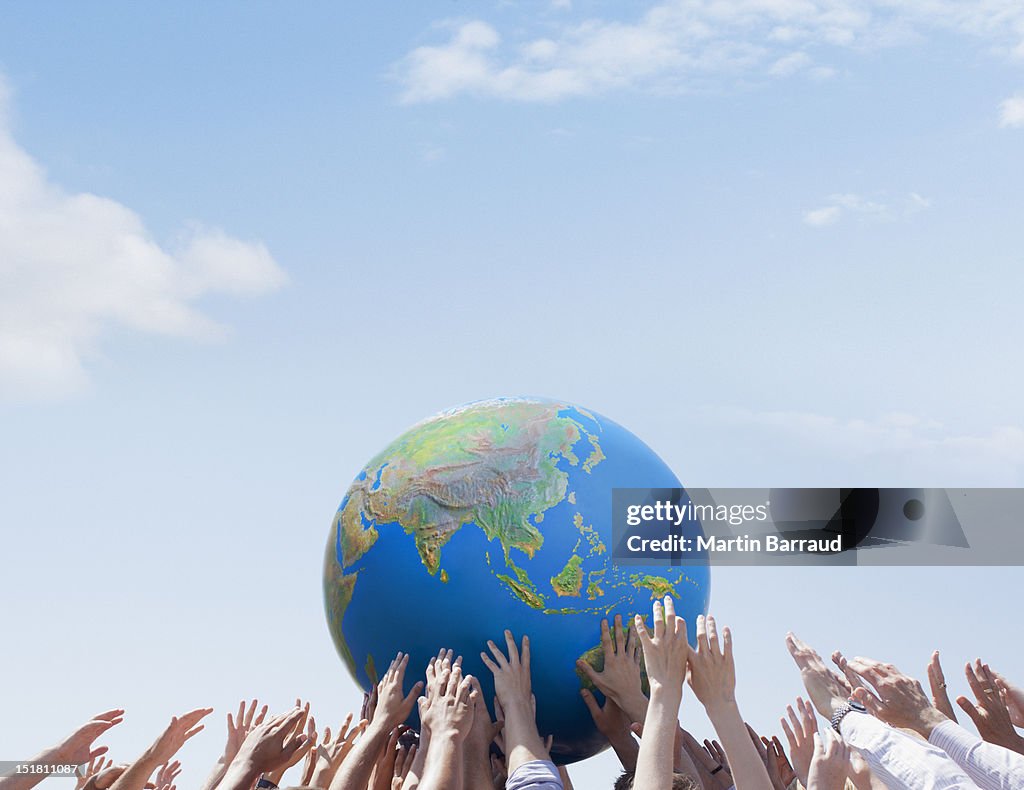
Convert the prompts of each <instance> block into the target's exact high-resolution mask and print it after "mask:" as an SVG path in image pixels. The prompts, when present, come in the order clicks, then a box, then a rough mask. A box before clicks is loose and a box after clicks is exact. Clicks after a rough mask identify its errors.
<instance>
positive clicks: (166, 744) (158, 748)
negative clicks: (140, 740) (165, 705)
mask: <svg viewBox="0 0 1024 790" xmlns="http://www.w3.org/2000/svg"><path fill="white" fill-rule="evenodd" d="M211 713H213V708H197V709H196V710H193V711H190V712H188V713H185V714H183V715H181V716H174V717H173V718H172V719H171V723H170V724H168V725H167V728H166V729H165V730H164V731H163V732H162V733H161V734H160V737H158V738H157V739H156V740H155V741H154V742H153V745H152V746H150V747H149V748H148V749H147V750H146V751H145V752H143V754H142V756H141V757H139V759H138V760H136V761H135V762H134V763H132V764H131V765H130V766H129V767H128V769H127V770H126V771H125V772H124V773H123V774H121V776H119V777H118V778H117V780H116V781H115V782H114V783H113V784H112V785H111V790H143V787H144V786H145V784H146V782H147V781H148V779H149V777H150V776H151V775H152V774H153V771H155V770H156V769H157V768H158V767H159V766H161V765H164V764H166V763H169V762H170V761H171V758H173V757H174V755H175V754H177V753H178V751H179V750H180V749H181V747H182V746H184V745H185V742H186V741H188V740H189V739H190V738H193V737H195V736H196V735H198V734H199V733H200V732H202V730H203V725H202V724H200V723H199V722H200V721H202V720H203V719H204V718H206V717H207V716H209V715H210V714H211Z"/></svg>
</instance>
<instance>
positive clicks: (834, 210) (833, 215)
mask: <svg viewBox="0 0 1024 790" xmlns="http://www.w3.org/2000/svg"><path fill="white" fill-rule="evenodd" d="M840 213H841V209H840V208H839V206H824V207H823V208H816V209H812V210H811V211H807V212H805V213H804V222H806V223H807V224H808V225H811V226H812V227H816V228H820V227H822V226H823V225H831V224H832V223H833V222H835V221H836V220H837V219H839V214H840Z"/></svg>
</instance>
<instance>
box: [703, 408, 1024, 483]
mask: <svg viewBox="0 0 1024 790" xmlns="http://www.w3.org/2000/svg"><path fill="white" fill-rule="evenodd" d="M718 417H719V419H720V420H721V421H722V422H725V423H729V424H733V425H740V426H743V427H744V429H745V430H748V431H758V432H762V433H765V434H767V435H768V437H769V438H770V440H771V441H772V442H774V443H776V444H777V445H778V446H780V447H783V446H785V447H787V448H789V449H790V450H801V449H802V450H803V451H804V452H807V453H809V454H812V455H815V456H819V457H823V458H836V459H843V462H844V463H845V464H849V465H851V466H853V467H857V468H860V469H875V471H876V472H877V473H878V474H879V475H880V477H881V478H884V479H890V480H891V475H893V474H899V475H900V476H901V477H902V478H903V482H905V483H908V484H909V483H911V482H913V483H914V484H917V485H988V486H997V485H1018V484H1020V482H1021V476H1022V472H1024V429H1022V428H1020V427H1019V426H1016V425H1000V426H994V427H992V428H989V429H987V430H984V431H981V432H977V433H969V432H961V431H955V430H951V429H949V428H948V427H947V426H945V425H943V424H942V423H941V422H939V421H936V420H929V419H923V418H921V417H918V416H915V415H911V414H903V413H891V414H885V415H882V416H879V417H874V418H864V419H856V418H853V419H841V418H838V417H833V416H829V415H825V414H818V413H814V412H803V411H748V410H741V409H740V410H737V409H732V410H723V411H719V412H718ZM874 464H879V466H875V465H874ZM885 475H890V477H889V478H886V477H885ZM847 482H848V483H849V482H851V481H847ZM893 484H898V483H893Z"/></svg>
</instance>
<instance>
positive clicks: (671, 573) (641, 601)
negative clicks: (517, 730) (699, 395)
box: [324, 398, 710, 764]
mask: <svg viewBox="0 0 1024 790" xmlns="http://www.w3.org/2000/svg"><path fill="white" fill-rule="evenodd" d="M679 487H681V484H680V482H679V480H678V478H677V477H676V476H675V475H674V474H673V473H672V471H671V470H670V469H669V468H668V466H667V465H666V464H665V463H664V462H663V461H662V460H661V459H660V458H659V457H658V456H657V455H656V454H655V453H654V451H653V450H651V449H650V448H649V447H648V446H647V445H646V444H644V443H643V442H642V441H641V440H640V439H638V438H637V437H636V436H634V435H633V434H632V433H630V432H629V431H627V430H626V429H625V428H623V427H622V426H620V425H618V424H617V423H615V422H613V421H611V420H609V419H607V418H606V417H603V416H601V415H600V414H597V413H595V412H592V411H588V410H586V409H584V408H582V407H580V406H576V405H573V404H570V403H565V402H561V401H555V400H547V399H540V398H497V399H493V400H487V401H479V402H476V403H470V404H467V405H465V406H459V407H456V408H454V409H450V410H448V411H445V412H442V413H440V414H438V415H436V416H434V417H430V418H428V419H426V420H424V421H423V422H420V423H418V424H417V425H415V426H413V427H412V428H410V429H409V430H408V431H406V432H405V433H404V434H402V435H401V436H399V437H398V438H397V439H395V440H394V441H393V442H392V443H391V444H389V445H388V446H387V447H385V448H384V450H383V451H381V452H380V453H379V454H378V455H377V456H375V457H374V458H373V459H371V460H370V462H369V463H368V464H366V466H365V467H363V469H362V470H361V471H360V472H359V474H358V475H357V476H356V479H355V480H354V481H353V483H352V485H351V486H350V487H349V489H348V492H347V493H346V494H345V496H344V498H343V499H342V501H341V505H340V506H339V508H338V511H337V513H336V514H335V517H334V521H333V523H332V525H331V531H330V536H329V539H328V543H327V552H326V557H325V563H324V600H325V606H326V611H327V622H328V627H329V629H330V632H331V636H332V638H333V640H334V644H335V646H336V647H337V649H338V653H339V654H340V655H341V657H342V659H343V661H344V662H345V664H346V665H347V667H348V669H349V671H350V672H351V674H352V676H353V678H355V680H356V682H357V683H358V684H359V685H360V686H361V687H362V688H364V689H367V690H368V689H369V688H370V687H371V686H372V685H373V684H374V683H376V682H377V680H378V675H379V673H380V672H382V671H383V670H385V669H386V668H387V665H388V663H389V662H390V661H391V659H392V658H393V657H394V656H395V654H396V653H397V652H398V651H400V650H401V651H403V652H405V653H408V654H409V656H410V661H409V670H408V672H407V682H406V690H408V688H409V687H410V686H411V685H412V683H413V682H414V681H415V679H416V678H418V677H422V674H423V671H424V670H425V668H426V665H427V662H428V661H429V660H430V657H431V656H433V655H436V654H437V651H438V650H439V649H440V648H442V647H444V648H452V649H453V650H454V651H455V653H456V654H460V655H462V656H463V661H464V664H463V668H464V671H466V672H468V673H471V674H473V675H476V676H477V677H478V678H479V679H480V682H481V685H482V686H483V689H484V696H485V699H487V700H488V702H489V704H490V700H491V699H492V698H493V693H494V692H493V683H492V678H491V674H490V672H489V671H488V670H487V669H486V667H484V665H483V662H482V661H481V660H480V651H481V650H484V649H486V648H485V646H486V642H487V640H488V639H493V640H494V641H495V642H497V643H498V644H499V645H503V644H504V640H503V638H502V634H503V631H504V629H506V628H508V629H511V631H512V632H513V633H514V634H515V636H516V637H517V639H518V638H521V637H522V635H523V634H526V635H528V636H529V637H530V647H531V652H532V676H533V692H534V695H535V697H536V699H537V723H538V727H539V729H540V733H541V735H542V736H548V735H551V736H553V737H554V743H553V746H552V750H551V752H552V758H553V759H554V760H555V762H557V763H560V764H565V763H571V762H576V761H578V760H582V759H585V758H587V757H590V756H592V755H594V754H596V753H597V752H599V751H601V750H602V749H603V748H605V747H606V746H607V741H605V739H604V737H603V736H602V735H601V734H600V733H599V732H598V731H597V729H596V727H595V726H594V723H593V721H592V720H591V718H590V714H589V712H588V711H587V708H586V705H585V704H584V703H583V700H582V698H581V697H580V693H579V692H580V689H581V688H583V687H586V688H590V689H593V686H592V684H591V682H590V680H589V679H588V678H587V677H586V675H585V674H584V673H582V672H580V671H579V670H578V668H577V666H576V663H577V661H578V660H580V659H582V660H584V661H588V662H590V663H591V665H592V666H594V667H595V668H596V669H598V670H600V668H601V667H602V665H603V654H602V651H601V648H600V623H601V620H602V618H606V617H607V618H609V619H610V618H612V617H613V616H614V615H615V614H620V615H622V618H623V622H625V623H628V622H629V621H630V619H631V618H632V616H633V615H634V614H637V613H639V614H642V615H645V616H649V615H650V611H651V602H652V600H653V599H654V598H657V597H661V596H665V595H671V596H673V597H674V598H675V600H676V610H677V612H678V613H679V614H680V615H681V616H683V617H685V618H686V619H687V621H688V622H689V623H693V621H694V619H695V618H696V616H697V615H698V614H702V613H704V612H706V610H707V604H708V595H709V591H710V576H709V570H708V568H707V567H706V566H680V567H651V568H646V567H636V566H621V567H620V566H616V565H615V564H614V563H613V561H612V557H611V552H610V545H611V540H612V535H611V532H612V523H611V522H612V489H614V488H679ZM691 631H692V629H691ZM597 696H598V699H601V696H600V694H599V693H598V694H597ZM492 712H493V710H492Z"/></svg>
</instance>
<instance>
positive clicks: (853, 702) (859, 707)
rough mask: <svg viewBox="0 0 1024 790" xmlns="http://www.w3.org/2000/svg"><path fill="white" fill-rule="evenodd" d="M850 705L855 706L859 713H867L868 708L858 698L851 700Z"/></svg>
mask: <svg viewBox="0 0 1024 790" xmlns="http://www.w3.org/2000/svg"><path fill="white" fill-rule="evenodd" d="M850 707H851V708H853V709H854V710H855V711H857V712H858V713H867V710H868V709H867V708H865V707H864V706H863V705H861V704H860V703H859V702H857V700H853V699H852V700H850Z"/></svg>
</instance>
